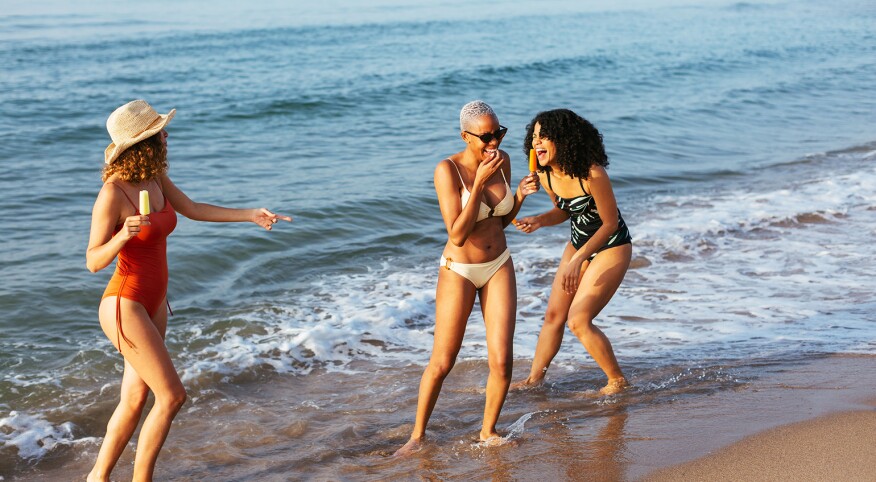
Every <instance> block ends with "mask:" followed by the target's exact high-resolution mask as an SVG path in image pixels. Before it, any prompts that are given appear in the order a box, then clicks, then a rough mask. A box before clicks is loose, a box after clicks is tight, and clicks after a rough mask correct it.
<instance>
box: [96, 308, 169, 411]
mask: <svg viewBox="0 0 876 482" xmlns="http://www.w3.org/2000/svg"><path fill="white" fill-rule="evenodd" d="M120 307H121V315H122V326H123V329H124V332H125V336H126V337H127V338H128V339H129V340H131V342H132V343H133V344H134V346H133V347H130V346H128V344H127V343H126V342H125V341H124V340H120V339H119V336H118V332H117V326H116V297H115V296H109V297H106V298H104V299H103V300H102V301H101V303H100V309H99V318H100V326H101V328H103V332H104V334H105V335H106V336H107V338H108V339H109V340H110V342H111V343H112V344H113V346H115V348H116V349H117V350H119V351H121V353H122V356H124V358H125V361H126V362H127V363H128V364H130V366H131V368H133V369H134V371H136V373H137V375H138V376H139V377H140V378H141V379H142V380H143V382H145V383H146V385H147V386H149V388H150V389H151V390H152V392H153V393H156V394H164V393H172V392H176V391H178V390H180V389H182V382H180V379H179V376H178V375H177V373H176V370H175V369H174V367H173V362H172V361H171V359H170V354H169V353H168V352H167V347H166V346H165V345H164V337H163V331H164V327H165V326H166V317H165V318H164V321H163V323H161V320H160V319H159V320H153V319H151V318H150V317H149V314H148V313H147V312H146V308H144V307H143V305H141V304H140V303H137V302H135V301H132V300H129V299H127V298H122V299H121V303H120ZM156 315H159V314H156ZM156 318H158V316H156ZM156 321H158V322H159V324H162V325H163V326H156ZM119 343H121V346H120V345H119Z"/></svg>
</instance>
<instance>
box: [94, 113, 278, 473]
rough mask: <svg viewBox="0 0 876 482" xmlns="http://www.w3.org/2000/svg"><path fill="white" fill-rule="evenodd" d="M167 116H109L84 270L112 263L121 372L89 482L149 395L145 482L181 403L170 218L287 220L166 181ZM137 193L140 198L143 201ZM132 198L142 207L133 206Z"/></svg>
mask: <svg viewBox="0 0 876 482" xmlns="http://www.w3.org/2000/svg"><path fill="white" fill-rule="evenodd" d="M175 112H176V110H171V111H170V112H169V113H168V114H166V115H159V114H158V113H157V112H155V109H153V108H152V106H150V105H149V104H148V103H146V101H143V100H135V101H133V102H129V103H127V104H125V105H123V106H121V107H119V108H118V109H116V110H115V111H114V112H113V113H112V114H111V115H110V117H109V119H108V120H107V130H108V131H109V133H110V137H111V138H112V140H113V143H112V144H110V145H109V147H107V149H106V152H105V153H104V160H105V162H106V165H105V167H104V172H103V181H104V184H103V188H102V189H101V190H100V193H99V194H98V195H97V200H96V201H95V203H94V208H93V210H92V217H91V236H90V239H89V241H88V250H87V252H86V254H85V257H86V264H87V266H88V269H89V271H91V272H97V271H100V270H102V269H103V268H105V267H107V266H109V264H110V263H112V262H113V260H114V259H115V258H116V256H118V258H119V259H118V263H117V264H116V270H115V273H114V274H113V276H112V279H110V282H109V284H108V285H107V287H106V290H105V291H104V293H103V297H102V299H101V302H100V307H99V309H98V318H99V319H100V326H101V328H102V329H103V332H104V334H106V336H107V338H109V340H110V342H111V343H112V344H113V345H114V346H115V348H116V349H117V350H119V352H120V353H121V354H122V356H123V357H124V359H125V369H124V373H123V375H122V388H121V400H120V401H119V405H118V406H117V407H116V409H115V411H114V412H113V415H112V417H110V421H109V424H108V425H107V431H106V437H104V439H103V443H102V444H101V447H100V452H99V454H98V456H97V461H96V462H95V464H94V468H93V469H91V472H90V473H89V474H88V480H89V481H106V480H109V474H110V472H111V471H112V469H113V467H114V466H115V464H116V462H117V461H118V459H119V456H120V455H121V453H122V450H124V448H125V446H126V445H127V443H128V441H129V440H130V439H131V435H132V434H133V433H134V429H136V428H137V423H138V422H139V421H140V416H141V414H142V411H143V407H144V405H145V404H146V396H147V395H148V393H149V391H152V393H153V394H154V396H155V404H154V405H153V407H152V409H151V410H150V411H149V415H148V416H147V417H146V420H145V421H144V422H143V427H142V428H141V429H140V438H139V439H138V443H137V454H136V457H135V459H134V477H133V478H134V480H152V473H153V471H154V470H155V461H156V459H157V458H158V452H159V450H160V449H161V446H162V444H164V440H165V438H166V437H167V432H168V431H169V430H170V423H171V421H172V420H173V418H174V417H175V416H176V413H177V412H178V411H179V409H180V407H181V406H182V404H183V402H185V399H186V392H185V389H184V388H183V386H182V382H181V381H180V379H179V376H178V375H177V373H176V370H175V369H174V367H173V362H171V360H170V355H169V354H168V352H167V347H166V346H165V344H164V334H165V331H166V328H167V297H166V293H167V279H168V271H167V250H166V247H167V245H166V239H167V236H168V235H169V234H170V233H171V231H173V229H174V228H175V227H176V212H179V213H180V214H182V215H183V216H185V217H187V218H189V219H194V220H196V221H214V222H244V221H251V222H253V223H255V224H257V225H259V226H262V227H263V228H265V229H267V230H270V229H271V227H272V226H273V225H274V223H276V222H277V220H280V219H282V220H284V221H291V220H292V218H290V217H288V216H281V215H278V214H274V213H272V212H270V211H268V210H267V209H264V208H258V209H230V208H224V207H219V206H213V205H210V204H204V203H196V202H194V201H192V200H191V199H189V197H188V196H186V195H185V193H183V192H182V191H181V190H180V189H179V188H178V187H176V185H175V184H174V183H173V182H171V180H170V177H168V175H167V131H165V130H164V127H165V126H166V125H167V123H168V122H170V120H171V119H172V118H173V115H174V113H175ZM143 191H146V192H148V196H146V195H141V194H140V193H141V192H143ZM135 199H140V200H141V201H142V202H144V204H143V205H142V206H138V205H137V203H135V202H134V200H135ZM150 200H151V201H150ZM145 203H148V205H146V204H145ZM147 213H151V214H147Z"/></svg>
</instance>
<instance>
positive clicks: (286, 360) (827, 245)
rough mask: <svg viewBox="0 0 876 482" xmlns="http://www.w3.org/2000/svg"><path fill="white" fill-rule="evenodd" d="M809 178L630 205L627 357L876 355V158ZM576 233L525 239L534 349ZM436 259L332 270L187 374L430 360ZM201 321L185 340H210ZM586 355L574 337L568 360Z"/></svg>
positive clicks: (613, 314)
mask: <svg viewBox="0 0 876 482" xmlns="http://www.w3.org/2000/svg"><path fill="white" fill-rule="evenodd" d="M859 159H860V158H859ZM798 174H799V173H790V174H788V175H787V179H789V180H788V181H786V182H784V183H783V182H782V181H781V180H780V179H779V178H780V177H781V176H780V175H779V174H777V175H776V177H777V179H776V183H775V188H767V189H764V188H759V187H749V186H746V185H745V184H742V183H735V184H727V185H726V186H725V187H724V188H723V189H721V190H718V191H714V190H712V191H709V192H702V193H698V192H690V193H685V194H680V195H659V196H655V197H652V198H649V199H646V200H643V202H642V205H641V206H638V205H633V206H628V205H625V206H624V207H625V209H624V211H625V213H627V218H628V219H627V221H628V223H629V224H630V225H631V230H632V232H633V237H634V242H635V248H634V252H635V257H636V258H637V259H643V258H644V259H647V260H648V261H649V262H650V265H647V266H644V267H638V268H634V269H632V270H631V271H630V272H629V273H628V275H627V279H626V281H625V282H624V283H623V285H622V286H621V289H620V290H619V293H618V294H617V295H616V296H615V298H614V299H613V301H612V302H611V304H610V305H609V306H608V307H607V308H606V309H605V310H604V312H603V313H602V314H601V316H600V317H599V319H598V320H597V322H598V323H599V324H600V326H603V327H604V330H605V331H606V332H607V334H608V335H609V337H610V338H611V339H612V341H613V343H614V345H615V350H616V351H617V352H618V354H619V356H621V357H625V358H628V359H629V358H641V359H654V358H661V359H664V360H666V359H673V358H674V359H686V358H703V357H706V358H708V357H713V356H740V355H753V354H757V355H769V354H781V353H786V352H788V351H791V350H797V349H801V348H802V349H805V350H815V351H817V350H818V349H820V348H825V349H828V348H829V349H839V350H844V351H863V352H872V351H873V350H874V348H873V346H872V344H869V343H861V342H860V339H859V338H860V333H862V331H861V330H871V329H872V328H871V326H872V322H873V321H874V320H873V319H872V317H871V316H870V315H868V314H867V313H866V312H860V313H857V314H855V313H848V312H847V311H848V308H850V307H851V306H853V305H854V303H855V302H856V300H866V299H869V298H868V297H869V294H867V293H868V292H866V290H865V289H864V288H862V286H863V284H864V282H865V280H866V279H867V276H869V275H868V274H867V273H868V272H869V270H868V269H867V267H868V266H870V265H871V264H872V261H871V260H872V259H874V254H876V253H874V248H873V247H872V246H873V244H872V243H871V242H870V241H869V240H870V239H871V238H872V235H873V234H874V228H873V226H874V225H876V222H874V221H876V210H874V209H873V207H874V206H876V173H874V168H873V166H871V165H866V164H865V165H863V166H860V168H859V169H857V170H856V171H855V172H854V174H845V175H834V176H832V177H827V178H816V179H802V180H800V179H798V177H799V176H798ZM628 204H629V203H628ZM567 235H568V232H567V226H563V227H559V228H553V229H545V230H543V231H542V232H540V233H537V234H535V235H530V236H512V237H509V244H510V245H511V248H512V253H513V257H514V263H515V269H516V273H517V278H518V286H519V288H518V293H519V296H518V299H519V307H518V325H517V332H516V336H515V345H514V350H515V357H516V358H530V357H532V355H533V353H534V347H535V343H536V340H537V336H538V332H539V330H540V328H541V322H542V316H543V312H544V309H545V307H546V304H547V298H548V296H549V294H550V293H549V285H550V281H551V279H552V277H553V271H554V270H555V269H556V264H557V262H558V257H559V254H560V252H561V251H562V249H563V245H564V243H565V240H566V236H567ZM646 264H647V263H646ZM408 265H409V263H408ZM436 265H437V263H435V262H434V260H433V259H431V257H430V258H428V259H424V260H423V261H422V263H421V264H420V265H419V266H416V267H414V268H405V269H402V268H399V267H397V266H396V265H395V264H394V263H391V262H387V263H384V264H383V265H382V266H378V267H374V268H372V269H371V270H370V271H368V272H366V273H363V274H359V275H354V276H347V277H337V276H328V275H327V276H325V277H324V278H322V279H319V280H317V281H315V282H314V283H313V285H312V287H311V289H309V290H306V292H304V293H298V294H296V295H295V296H294V298H293V297H290V299H289V300H288V301H285V302H281V303H278V304H275V305H272V306H270V307H268V308H259V309H256V310H254V311H252V312H250V313H248V314H247V315H246V316H245V320H246V324H245V325H244V326H238V327H235V328H230V329H227V330H226V331H224V332H222V333H221V336H220V337H218V338H215V339H214V340H213V342H211V343H209V344H208V345H207V346H206V347H205V348H201V349H199V350H197V351H196V352H191V353H187V354H184V355H182V356H183V357H184V358H185V359H186V360H187V361H186V363H184V365H183V367H182V372H183V377H184V379H185V380H187V381H191V380H193V379H196V378H197V377H198V376H200V375H201V374H204V373H221V374H229V375H233V374H236V373H239V372H241V371H245V370H248V369H251V368H253V367H257V366H266V367H271V368H272V369H274V370H276V371H278V372H281V373H307V372H308V371H309V370H311V369H312V368H313V367H314V366H320V367H323V368H327V369H332V370H349V369H351V365H352V362H353V361H354V360H356V359H361V358H367V359H369V360H371V361H373V362H377V363H381V364H386V365H395V364H398V363H418V364H424V363H425V362H426V361H427V360H428V357H429V353H430V350H431V346H432V335H431V333H432V327H433V323H434V303H435V297H434V290H435V282H436V273H437V268H436ZM220 321H222V320H216V322H217V323H218V322H220ZM838 326H841V327H842V329H837V328H836V327H838ZM253 327H258V328H259V329H253ZM199 330H200V331H199ZM201 331H206V330H201V329H200V328H192V332H191V333H190V334H189V335H183V336H184V337H189V336H190V335H198V336H191V339H202V337H203V335H202V334H201ZM484 335H485V330H484V325H483V322H482V320H481V319H480V312H479V311H478V310H477V308H476V309H475V311H474V313H473V315H472V318H471V319H470V322H469V324H468V327H467V331H466V337H465V340H464V342H463V347H462V350H461V352H460V358H461V359H466V358H480V359H483V358H485V356H486V347H485V341H484ZM583 356H584V350H583V348H582V347H581V346H580V344H579V343H578V342H577V341H576V340H574V338H573V337H572V336H567V337H566V340H565V347H564V348H563V349H562V350H561V352H560V354H559V356H558V357H557V362H558V363H563V362H566V361H570V360H580V359H582V357H583Z"/></svg>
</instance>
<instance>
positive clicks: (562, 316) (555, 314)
mask: <svg viewBox="0 0 876 482" xmlns="http://www.w3.org/2000/svg"><path fill="white" fill-rule="evenodd" d="M565 321H566V312H565V311H563V310H554V309H550V310H547V312H546V313H545V314H544V322H545V324H546V325H553V326H560V327H562V326H563V323H564V322H565Z"/></svg>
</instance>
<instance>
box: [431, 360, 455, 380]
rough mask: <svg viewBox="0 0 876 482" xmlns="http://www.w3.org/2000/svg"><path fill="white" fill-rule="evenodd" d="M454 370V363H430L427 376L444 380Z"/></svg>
mask: <svg viewBox="0 0 876 482" xmlns="http://www.w3.org/2000/svg"><path fill="white" fill-rule="evenodd" d="M452 369H453V361H430V362H429V366H427V367H426V374H427V375H428V376H430V377H432V378H434V379H436V380H443V379H444V378H446V377H447V375H448V374H449V373H450V370H452Z"/></svg>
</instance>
